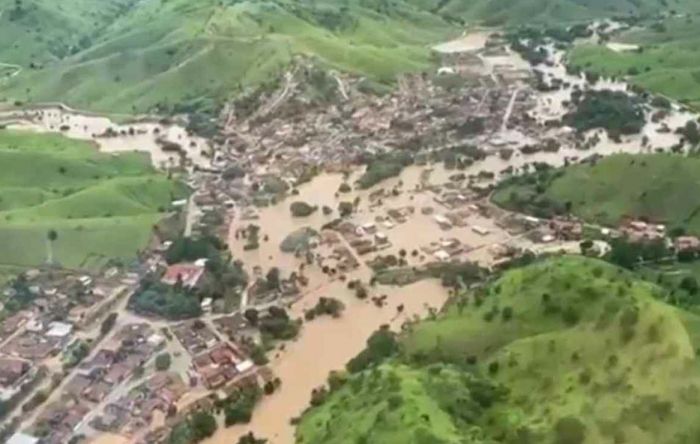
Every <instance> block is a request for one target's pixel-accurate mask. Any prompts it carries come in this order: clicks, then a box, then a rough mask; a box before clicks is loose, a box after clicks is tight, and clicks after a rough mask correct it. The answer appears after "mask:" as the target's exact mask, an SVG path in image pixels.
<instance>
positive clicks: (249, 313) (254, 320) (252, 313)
mask: <svg viewBox="0 0 700 444" xmlns="http://www.w3.org/2000/svg"><path fill="white" fill-rule="evenodd" d="M243 316H244V317H245V318H246V320H247V321H248V323H249V324H250V325H251V326H253V327H255V326H257V325H258V320H259V316H260V315H259V313H258V310H256V309H254V308H249V309H247V310H246V311H245V312H244V313H243Z"/></svg>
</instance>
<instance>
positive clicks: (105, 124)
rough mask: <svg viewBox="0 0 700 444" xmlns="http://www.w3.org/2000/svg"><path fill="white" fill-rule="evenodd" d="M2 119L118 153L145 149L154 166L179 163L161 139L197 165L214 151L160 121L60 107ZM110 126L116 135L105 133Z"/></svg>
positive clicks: (203, 163) (18, 112)
mask: <svg viewBox="0 0 700 444" xmlns="http://www.w3.org/2000/svg"><path fill="white" fill-rule="evenodd" d="M0 122H8V123H9V125H8V127H9V128H11V129H17V130H23V131H33V132H37V133H49V132H51V133H61V134H63V135H65V136H67V137H71V138H74V139H80V140H90V141H93V142H95V143H96V144H97V145H98V146H99V149H100V151H104V152H106V153H119V152H128V151H142V152H146V153H148V154H149V155H150V157H151V162H152V164H153V166H155V167H157V168H166V167H169V166H175V165H177V164H178V162H179V155H178V154H177V153H175V152H166V151H164V150H163V149H162V148H161V146H160V144H159V143H158V140H159V139H160V140H164V141H168V142H173V143H177V144H179V145H180V146H181V148H182V150H183V151H184V153H185V155H186V157H187V158H188V159H189V161H190V162H192V163H193V164H195V165H198V166H201V167H207V166H210V165H211V160H210V158H209V157H208V154H206V155H205V153H209V151H210V150H211V148H210V146H209V142H208V141H207V140H206V139H203V138H201V137H196V136H190V135H189V134H187V130H186V129H185V128H184V127H182V126H179V125H175V124H167V125H166V124H160V123H157V122H146V121H144V122H133V123H128V124H118V123H115V122H113V121H111V120H110V119H109V118H107V117H101V116H95V115H88V114H82V113H80V112H77V111H72V110H68V109H65V108H62V107H59V106H49V107H43V108H37V109H32V110H11V111H2V112H0ZM108 129H111V130H112V131H114V134H113V135H111V136H108V137H106V136H102V135H104V134H105V132H106V131H107V130H108Z"/></svg>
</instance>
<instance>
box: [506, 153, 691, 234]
mask: <svg viewBox="0 0 700 444" xmlns="http://www.w3.org/2000/svg"><path fill="white" fill-rule="evenodd" d="M537 177H539V178H540V180H539V181H538V180H534V179H535V178H537ZM699 177H700V159H698V158H696V157H684V156H680V155H671V154H649V155H646V154H640V155H630V154H621V155H614V156H610V157H606V158H604V159H602V160H600V161H598V162H596V163H595V165H593V166H591V165H590V164H580V165H574V166H570V167H566V168H563V169H561V170H558V171H557V172H555V173H552V172H548V173H543V174H542V175H534V176H526V177H523V178H515V179H513V180H511V181H509V182H506V183H504V184H503V185H502V186H501V187H500V188H499V189H498V190H497V192H496V193H495V194H494V196H493V201H494V202H495V203H497V204H498V205H500V206H503V207H505V208H511V209H517V210H522V211H525V212H530V213H536V212H537V211H538V209H541V208H543V206H547V205H549V206H550V207H558V208H562V209H563V208H565V207H566V205H567V202H568V203H569V204H570V210H571V212H572V213H573V214H575V215H576V216H579V217H581V218H583V219H585V220H587V221H590V222H596V223H600V224H603V225H609V226H616V225H617V224H618V223H619V222H620V220H621V219H622V218H623V217H625V216H632V217H645V218H648V219H649V220H651V221H656V222H658V223H663V224H666V225H668V227H669V228H675V227H684V228H686V229H687V231H688V232H690V233H694V234H700V180H699V179H698V178H699ZM538 188H539V189H538ZM610 190H615V192H614V193H611V192H610ZM538 191H541V193H540V192H538Z"/></svg>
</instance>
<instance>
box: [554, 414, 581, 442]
mask: <svg viewBox="0 0 700 444" xmlns="http://www.w3.org/2000/svg"><path fill="white" fill-rule="evenodd" d="M554 434H555V443H556V444H581V443H583V441H584V440H585V438H586V426H585V425H584V424H583V423H582V422H581V421H580V420H579V419H578V418H575V417H573V416H566V417H564V418H560V419H559V420H558V421H557V423H556V424H555V426H554Z"/></svg>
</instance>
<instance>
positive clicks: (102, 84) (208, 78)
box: [0, 0, 693, 113]
mask: <svg viewBox="0 0 700 444" xmlns="http://www.w3.org/2000/svg"><path fill="white" fill-rule="evenodd" d="M692 3H693V2H691V1H690V0H675V1H671V4H672V5H674V6H676V7H677V8H678V9H679V10H685V9H687V8H688V5H691V4H692ZM668 5H669V4H668V2H667V1H665V0H634V1H633V0H615V1H614V2H610V1H608V0H585V1H582V0H496V1H494V0H474V1H469V2H464V1H461V0H395V1H391V2H389V1H385V0H317V1H314V2H306V1H300V0H266V1H253V0H225V1H221V0H198V1H195V2H193V1H190V0H168V1H164V0H141V1H137V0H102V1H100V2H95V1H91V0H66V1H60V2H56V1H54V0H17V1H15V0H0V11H2V13H0V39H1V40H2V41H3V42H6V44H4V45H2V47H0V69H1V70H0V75H2V76H5V78H4V79H3V80H0V98H5V99H6V100H8V101H30V102H43V101H62V102H65V103H67V104H69V105H71V106H74V107H78V108H85V109H90V110H94V111H101V112H111V113H134V112H145V111H159V112H162V113H167V112H172V111H177V112H182V111H192V110H208V109H211V108H212V106H213V105H216V104H220V103H221V101H222V100H224V99H226V98H227V97H230V96H235V95H236V94H239V93H241V92H242V91H244V90H248V89H251V88H255V87H257V86H259V85H261V84H265V83H267V82H272V81H273V80H275V79H278V78H279V77H280V75H281V73H283V72H284V71H286V70H287V69H288V68H289V65H290V64H291V62H292V60H293V59H294V57H296V56H298V55H304V56H307V57H312V58H314V59H315V60H316V61H317V62H318V63H320V64H321V65H322V66H326V67H330V68H334V69H340V70H344V71H349V72H354V73H357V74H361V75H365V76H368V77H369V78H371V79H373V80H376V81H381V82H385V83H387V82H391V81H392V80H393V78H394V77H395V75H396V74H399V73H403V72H411V71H421V70H425V69H428V68H429V67H430V66H431V58H430V49H429V48H430V47H431V46H432V45H433V44H435V43H438V42H440V41H443V40H445V39H447V38H449V37H451V36H455V35H457V34H459V33H460V32H461V29H462V25H461V23H465V22H466V23H482V24H490V25H497V24H513V23H533V22H535V23H548V24H560V23H563V22H571V21H581V20H586V19H591V18H594V17H601V16H611V15H618V14H628V13H635V14H638V13H655V12H658V11H659V10H666V9H667V8H668ZM15 65H17V66H15ZM17 68H21V71H20V72H19V73H18V74H17V75H13V74H14V73H15V72H16V70H17Z"/></svg>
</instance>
